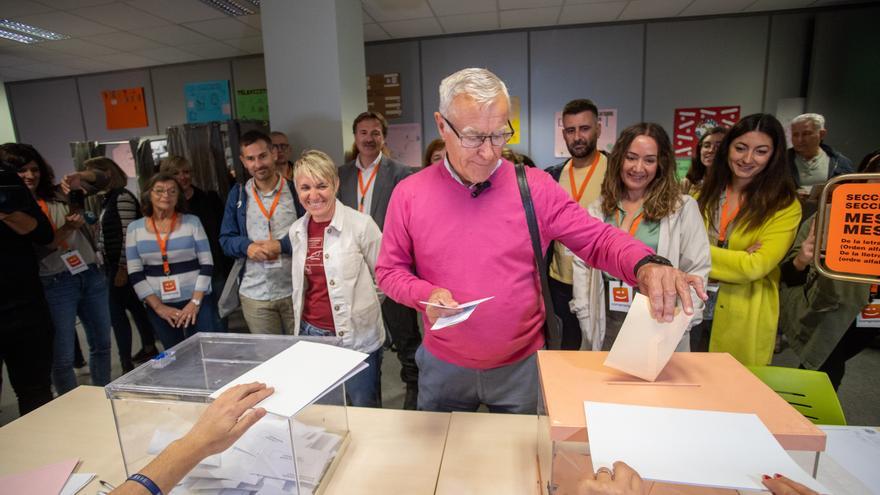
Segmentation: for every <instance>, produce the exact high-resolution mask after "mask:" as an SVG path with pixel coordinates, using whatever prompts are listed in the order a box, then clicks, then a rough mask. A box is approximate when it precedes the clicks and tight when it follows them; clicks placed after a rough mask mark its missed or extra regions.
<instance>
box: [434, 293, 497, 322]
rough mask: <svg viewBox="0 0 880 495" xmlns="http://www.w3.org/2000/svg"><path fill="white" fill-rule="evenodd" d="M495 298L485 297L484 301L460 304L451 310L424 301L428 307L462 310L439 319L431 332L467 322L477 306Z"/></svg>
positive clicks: (478, 300)
mask: <svg viewBox="0 0 880 495" xmlns="http://www.w3.org/2000/svg"><path fill="white" fill-rule="evenodd" d="M494 297H495V296H489V297H484V298H483V299H477V300H476V301H470V302H466V303H462V304H459V305H458V306H457V307H455V308H450V307H448V306H443V305H441V304H434V303H429V302H424V301H422V304H424V305H426V306H435V307H438V308H445V309H460V310H461V312H460V313H456V314H454V315H451V316H444V317H442V318H437V321H435V322H434V325H433V326H432V327H431V330H440V329H441V328H446V327H451V326H452V325H457V324H459V323H461V322H463V321H465V320H467V319H468V318H470V317H471V313H473V312H474V310H475V309H477V306H479V305H480V304H481V303H484V302H486V301H488V300H489V299H493V298H494Z"/></svg>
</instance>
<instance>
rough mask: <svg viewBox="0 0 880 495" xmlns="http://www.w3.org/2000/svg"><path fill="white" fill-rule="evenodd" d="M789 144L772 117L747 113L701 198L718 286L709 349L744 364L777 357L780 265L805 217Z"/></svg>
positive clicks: (721, 149) (724, 146) (713, 277)
mask: <svg viewBox="0 0 880 495" xmlns="http://www.w3.org/2000/svg"><path fill="white" fill-rule="evenodd" d="M785 148H786V146H785V131H784V130H783V129H782V125H781V124H780V123H779V121H778V120H776V118H775V117H773V116H772V115H769V114H754V115H749V116H747V117H745V118H743V119H742V120H740V121H739V122H738V123H737V124H736V125H735V126H733V128H732V129H731V130H730V132H728V133H727V135H726V136H725V137H724V140H723V141H722V142H721V145H720V146H719V149H718V153H717V154H716V155H715V161H714V163H713V165H712V167H710V168H709V173H708V175H707V177H706V179H705V180H704V183H703V189H702V191H701V194H700V197H699V200H698V204H699V206H700V212H701V213H702V214H703V218H704V220H705V222H706V229H707V230H708V233H709V240H710V244H711V247H710V250H711V254H712V270H711V271H710V272H709V279H710V290H712V289H713V288H715V289H716V290H717V291H718V299H717V302H716V305H715V316H714V322H713V323H712V337H711V340H710V343H709V351H710V352H729V353H730V354H732V355H733V356H734V357H735V358H736V359H738V360H739V361H740V362H741V363H743V364H746V365H766V364H769V363H770V360H771V358H772V357H773V347H774V344H775V342H776V328H777V320H778V318H779V264H780V263H781V262H782V258H783V257H784V256H785V254H786V252H787V251H788V248H789V247H790V246H791V243H792V241H793V240H794V237H795V234H796V233H797V227H798V224H799V222H800V218H801V207H800V204H799V203H798V201H797V196H796V194H795V184H794V180H793V179H792V177H791V174H790V173H789V172H788V167H787V166H786V162H785ZM713 281H714V282H715V283H716V284H717V285H714V286H713V284H712V282H713Z"/></svg>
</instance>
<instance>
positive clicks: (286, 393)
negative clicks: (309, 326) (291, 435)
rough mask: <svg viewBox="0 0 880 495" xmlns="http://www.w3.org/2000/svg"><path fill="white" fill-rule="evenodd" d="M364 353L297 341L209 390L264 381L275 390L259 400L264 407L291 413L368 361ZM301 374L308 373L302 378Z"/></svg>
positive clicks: (315, 398)
mask: <svg viewBox="0 0 880 495" xmlns="http://www.w3.org/2000/svg"><path fill="white" fill-rule="evenodd" d="M367 356H368V355H367V354H366V353H363V352H358V351H353V350H351V349H345V348H342V347H337V346H333V345H327V344H318V343H315V342H308V341H299V342H297V343H296V344H294V345H292V346H290V347H289V348H288V349H285V350H284V351H282V352H280V353H278V354H277V355H276V356H274V357H273V358H271V359H269V360H268V361H266V362H264V363H263V364H261V365H259V366H257V367H256V368H253V369H251V370H250V371H248V372H247V373H245V374H243V375H241V376H239V377H238V378H236V379H235V380H232V381H231V382H229V383H227V384H226V385H225V386H223V387H222V388H220V389H218V390H217V391H215V392H214V393H213V394H211V398H213V399H216V398H217V397H218V396H219V395H220V394H222V393H223V392H225V391H226V389H228V388H230V387H234V386H235V385H239V384H241V383H251V382H263V383H265V384H267V385H269V386H271V387H275V393H273V394H272V395H270V396H269V397H267V398H266V399H264V400H263V401H262V402H260V403H259V406H260V407H262V408H265V409H266V411H268V412H270V413H273V414H277V415H279V416H283V417H285V418H287V417H290V416H293V415H294V414H296V413H297V412H299V410H300V409H302V408H303V407H305V406H307V405H309V404H311V403H312V402H314V401H315V400H317V399H319V398H321V397H322V396H323V395H324V394H325V393H327V391H329V390H331V389H333V388H334V387H335V386H336V385H337V384H339V383H340V382H343V381H345V380H347V379H348V378H350V377H351V376H353V375H354V374H355V373H357V372H359V371H360V370H362V369H364V368H366V367H367V366H368V365H367V364H366V363H364V362H363V361H364V360H365V359H367ZM303 377H308V379H307V380H304V379H303Z"/></svg>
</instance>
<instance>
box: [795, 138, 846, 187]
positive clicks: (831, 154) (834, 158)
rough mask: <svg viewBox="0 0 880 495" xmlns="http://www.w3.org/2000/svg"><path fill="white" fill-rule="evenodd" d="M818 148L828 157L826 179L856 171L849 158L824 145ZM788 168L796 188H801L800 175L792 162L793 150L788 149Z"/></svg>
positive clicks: (821, 144)
mask: <svg viewBox="0 0 880 495" xmlns="http://www.w3.org/2000/svg"><path fill="white" fill-rule="evenodd" d="M819 147H820V148H822V151H824V152H825V154H826V155H828V178H829V179H830V178H832V177H837V176H838V175H843V174H851V173H853V172H855V171H856V169H855V168H853V164H852V162H851V161H850V159H849V158H847V157H846V156H844V155H843V154H842V153H838V152H837V151H834V148H832V147H831V146H828V145H827V144H825V143H820V144H819ZM786 156H787V159H788V167H789V168H790V169H791V176H792V177H794V182H795V184H797V186H798V187H801V174H800V173H799V172H798V168H797V164H796V163H795V162H794V148H789V149H788V152H787V155H786Z"/></svg>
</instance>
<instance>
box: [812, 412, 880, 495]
mask: <svg viewBox="0 0 880 495" xmlns="http://www.w3.org/2000/svg"><path fill="white" fill-rule="evenodd" d="M819 428H820V429H822V431H824V432H825V434H826V435H828V437H827V445H826V447H825V452H824V453H823V454H822V458H821V460H820V461H819V470H820V471H822V470H824V469H825V467H826V466H827V465H828V463H829V462H828V461H829V458H830V459H833V460H834V461H836V462H837V464H839V465H840V466H843V467H844V469H846V470H847V471H848V472H849V473H850V474H851V475H852V476H854V477H855V478H856V479H858V480H859V481H860V482H861V483H862V484H863V485H865V487H866V488H867V489H868V490H870V492H871V493H874V494H880V471H878V470H877V466H880V431H877V430H876V429H875V428H870V427H865V426H825V425H823V426H820V427H819ZM835 493H836V492H835ZM853 493H857V492H853Z"/></svg>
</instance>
